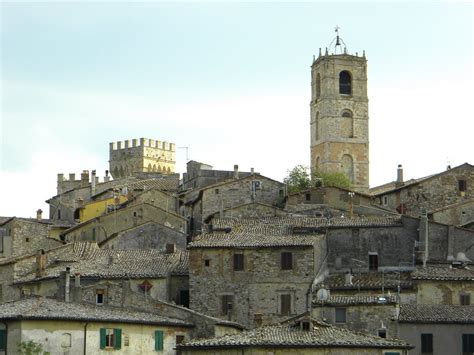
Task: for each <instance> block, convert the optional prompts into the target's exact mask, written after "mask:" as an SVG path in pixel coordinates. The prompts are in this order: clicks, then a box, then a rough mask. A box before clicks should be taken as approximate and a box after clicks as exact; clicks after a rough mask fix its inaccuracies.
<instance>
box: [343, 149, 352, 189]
mask: <svg viewBox="0 0 474 355" xmlns="http://www.w3.org/2000/svg"><path fill="white" fill-rule="evenodd" d="M341 167H342V172H343V173H344V174H345V175H346V176H347V177H348V178H349V181H350V182H351V184H353V183H354V162H353V160H352V157H351V156H350V155H349V154H345V155H343V156H342V159H341Z"/></svg>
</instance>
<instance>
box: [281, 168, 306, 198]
mask: <svg viewBox="0 0 474 355" xmlns="http://www.w3.org/2000/svg"><path fill="white" fill-rule="evenodd" d="M308 170H309V169H308V167H307V166H303V165H297V166H295V167H294V168H293V169H291V170H288V176H286V177H285V178H284V179H283V182H284V183H285V184H286V185H287V186H288V192H289V193H292V192H298V191H303V190H307V189H309V188H310V187H311V179H310V177H309V173H308Z"/></svg>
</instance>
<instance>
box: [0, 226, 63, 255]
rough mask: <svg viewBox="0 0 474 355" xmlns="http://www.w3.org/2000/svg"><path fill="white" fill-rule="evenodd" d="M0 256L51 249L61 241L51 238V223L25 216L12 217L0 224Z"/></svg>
mask: <svg viewBox="0 0 474 355" xmlns="http://www.w3.org/2000/svg"><path fill="white" fill-rule="evenodd" d="M1 227H2V228H3V229H4V230H5V233H4V235H3V236H2V237H1V239H0V257H10V256H18V255H23V254H28V253H31V252H35V251H37V250H40V249H51V248H54V247H56V246H59V245H62V244H63V243H62V242H61V241H60V240H58V239H55V238H51V237H50V236H49V235H50V230H51V229H52V224H51V223H46V222H43V221H42V220H39V221H38V220H34V219H27V218H12V219H10V220H8V221H7V222H5V223H4V224H3V225H2V226H1Z"/></svg>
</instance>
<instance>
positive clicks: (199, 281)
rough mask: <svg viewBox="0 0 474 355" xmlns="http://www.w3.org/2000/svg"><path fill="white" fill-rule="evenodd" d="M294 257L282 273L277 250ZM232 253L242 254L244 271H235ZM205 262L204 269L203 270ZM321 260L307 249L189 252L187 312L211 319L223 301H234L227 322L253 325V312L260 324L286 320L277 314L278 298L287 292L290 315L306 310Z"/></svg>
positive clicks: (195, 250)
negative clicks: (259, 316) (289, 296)
mask: <svg viewBox="0 0 474 355" xmlns="http://www.w3.org/2000/svg"><path fill="white" fill-rule="evenodd" d="M283 251H290V252H292V253H293V263H294V267H293V269H292V270H281V264H280V262H281V252H283ZM234 253H243V254H244V270H243V271H234V269H233V255H234ZM206 260H208V263H209V266H206V265H205V263H206ZM319 263H320V261H316V260H315V255H314V250H313V248H312V247H309V248H308V247H306V248H276V247H275V248H261V249H244V250H239V249H191V250H190V266H189V269H190V270H189V274H190V276H189V286H190V295H191V308H192V309H195V310H196V311H198V312H201V313H205V314H208V315H211V316H214V317H219V318H222V319H227V318H228V316H227V315H226V314H223V305H222V297H223V296H224V295H229V296H232V297H233V302H232V303H233V307H232V312H231V319H232V320H234V321H236V322H238V323H241V324H244V325H246V326H248V327H253V326H254V325H255V324H254V318H255V315H256V314H261V315H262V321H263V323H269V322H274V321H277V320H281V319H284V318H286V317H287V316H282V315H281V314H280V310H279V307H280V306H279V302H280V299H279V297H280V295H281V294H291V302H292V307H291V308H292V310H291V314H293V315H296V314H299V313H302V312H304V311H306V305H307V292H308V290H309V287H310V285H311V283H312V281H313V278H314V275H315V269H316V268H317V266H318V265H319Z"/></svg>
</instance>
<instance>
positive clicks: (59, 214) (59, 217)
mask: <svg viewBox="0 0 474 355" xmlns="http://www.w3.org/2000/svg"><path fill="white" fill-rule="evenodd" d="M58 219H61V210H58Z"/></svg>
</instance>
